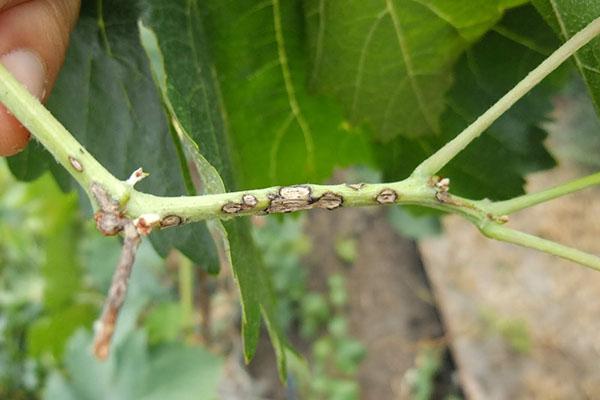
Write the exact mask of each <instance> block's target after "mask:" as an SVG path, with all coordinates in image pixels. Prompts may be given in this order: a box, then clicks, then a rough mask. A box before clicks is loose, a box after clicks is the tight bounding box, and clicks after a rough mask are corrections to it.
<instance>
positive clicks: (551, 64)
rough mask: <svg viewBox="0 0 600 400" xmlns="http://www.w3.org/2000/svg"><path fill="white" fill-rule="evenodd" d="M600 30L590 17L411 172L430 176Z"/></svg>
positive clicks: (596, 21)
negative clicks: (579, 28)
mask: <svg viewBox="0 0 600 400" xmlns="http://www.w3.org/2000/svg"><path fill="white" fill-rule="evenodd" d="M598 34H600V18H596V19H595V20H593V21H592V22H591V23H590V24H589V25H588V26H586V27H585V28H583V29H582V30H581V31H579V32H578V33H577V34H575V35H574V36H573V37H572V38H571V39H569V40H567V41H566V42H565V43H564V44H563V45H562V46H560V47H559V48H558V49H557V50H556V51H555V52H554V53H552V55H551V56H550V57H548V58H547V59H546V60H544V62H542V63H541V64H540V65H539V66H538V67H537V68H535V69H534V70H533V71H531V72H530V73H529V74H528V75H527V76H526V77H525V78H524V79H523V80H522V81H521V82H519V83H518V84H517V85H516V86H515V87H514V88H513V89H511V90H510V91H509V92H508V93H506V94H505V95H504V96H503V97H502V98H501V99H500V100H498V101H497V102H496V103H495V104H494V105H493V106H492V107H490V108H489V109H488V110H487V111H486V112H485V113H483V114H482V115H481V116H480V117H479V118H477V119H476V120H475V122H473V123H472V124H471V125H469V126H468V127H467V128H466V129H465V130H464V131H462V132H461V133H460V134H459V135H458V136H456V137H455V138H454V139H452V140H451V141H449V142H448V143H446V145H444V147H442V148H441V149H439V150H438V151H437V152H436V153H435V154H433V155H432V156H431V157H429V158H428V159H426V160H425V161H423V162H422V163H421V164H420V165H419V166H418V167H417V168H416V169H415V171H414V172H413V176H431V175H434V174H436V173H437V172H438V171H439V170H440V169H442V168H443V167H444V166H445V165H446V164H447V163H448V162H450V160H452V159H453V158H454V157H455V156H456V155H457V154H458V153H460V152H461V151H462V150H464V148H465V147H467V146H468V145H469V143H471V142H472V141H473V140H475V139H477V138H478V137H479V136H480V135H481V134H482V133H483V132H484V131H485V130H486V129H487V128H489V127H490V125H492V124H493V123H494V122H495V121H496V120H497V119H498V118H500V117H501V116H502V115H503V114H504V113H505V112H506V111H507V110H508V109H509V108H510V107H512V106H513V105H514V104H515V103H516V102H517V101H519V100H520V99H521V98H522V97H523V96H525V95H526V94H527V93H529V91H531V89H532V88H533V87H534V86H535V85H537V84H538V83H540V82H541V81H542V79H544V78H545V77H546V76H548V75H550V73H552V71H554V70H555V69H556V68H558V66H559V65H560V64H562V63H563V62H564V61H565V60H567V59H568V58H569V57H571V56H572V55H573V54H575V52H576V51H577V50H579V49H580V48H581V47H583V46H585V45H586V44H587V43H588V42H589V41H590V40H592V39H593V38H594V37H596V36H597V35H598Z"/></svg>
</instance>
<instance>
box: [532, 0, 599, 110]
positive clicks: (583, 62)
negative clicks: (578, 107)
mask: <svg viewBox="0 0 600 400" xmlns="http://www.w3.org/2000/svg"><path fill="white" fill-rule="evenodd" d="M532 2H533V5H535V7H536V8H537V9H538V11H539V12H540V14H542V16H543V17H544V19H545V20H546V22H548V24H549V25H550V26H551V27H552V29H553V30H554V31H555V32H556V34H557V35H558V36H559V37H560V39H561V41H566V40H567V39H569V38H570V37H571V36H573V35H574V34H576V33H577V32H578V31H580V30H581V29H583V28H584V27H585V26H586V25H587V24H589V23H590V22H592V21H593V20H594V19H595V18H598V17H600V2H598V1H584V0H533V1H532ZM573 58H574V60H575V64H576V65H577V68H578V69H579V72H580V73H581V75H583V78H584V79H585V81H586V83H587V86H588V88H589V90H590V93H591V95H592V99H593V100H594V104H595V106H596V112H598V113H600V62H599V61H598V60H600V38H596V39H594V40H592V41H591V43H590V44H588V45H587V46H585V47H583V48H582V49H581V50H579V51H578V52H577V53H576V54H575V55H574V57H573Z"/></svg>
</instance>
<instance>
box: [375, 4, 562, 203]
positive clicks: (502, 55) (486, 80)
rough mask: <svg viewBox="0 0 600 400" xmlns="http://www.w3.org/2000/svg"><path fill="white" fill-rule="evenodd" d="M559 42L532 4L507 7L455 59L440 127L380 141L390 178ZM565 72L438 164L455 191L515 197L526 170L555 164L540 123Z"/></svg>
mask: <svg viewBox="0 0 600 400" xmlns="http://www.w3.org/2000/svg"><path fill="white" fill-rule="evenodd" d="M557 46H558V43H557V42H556V40H555V38H554V37H553V35H552V32H551V31H550V30H549V29H548V28H547V27H546V26H545V24H544V22H543V21H542V20H541V19H540V18H539V16H537V14H536V12H535V10H533V8H532V7H527V6H526V7H522V8H519V9H516V10H514V11H511V12H509V13H508V14H507V16H506V17H505V18H504V19H503V20H502V22H501V23H500V24H499V25H498V26H496V27H495V31H494V32H490V33H489V34H487V35H486V36H485V37H484V38H483V39H482V40H481V41H480V42H479V43H477V44H476V45H475V46H473V47H472V48H471V49H470V50H468V51H467V53H466V54H465V55H464V56H463V57H462V58H461V60H460V61H459V62H458V64H457V65H456V68H455V69H454V74H455V76H456V82H455V84H454V86H453V88H452V89H451V90H450V92H449V94H448V99H447V102H448V110H447V111H446V112H445V113H444V114H443V116H442V119H441V126H442V127H443V133H442V134H441V135H439V136H437V137H428V138H421V139H416V140H415V139H408V138H402V137H398V138H396V139H395V140H394V141H393V142H392V144H388V145H386V146H382V147H381V149H380V151H379V155H380V162H381V165H382V168H384V169H385V171H386V175H387V177H388V179H398V178H400V177H404V176H406V175H408V174H410V172H411V171H412V170H413V168H414V167H415V166H416V165H418V163H419V162H420V161H421V160H423V159H424V158H426V157H427V156H428V155H430V154H432V153H433V152H434V151H435V150H436V149H438V148H439V147H441V146H442V145H443V144H445V143H446V142H447V141H449V140H450V139H452V138H453V137H454V136H455V135H456V134H457V133H459V132H460V131H461V130H462V129H464V128H465V127H466V126H467V125H468V124H469V123H471V122H472V121H473V120H475V118H477V116H478V115H480V114H481V113H482V112H484V111H485V110H486V109H487V108H488V107H489V106H490V105H492V104H493V103H494V102H495V101H496V100H497V99H499V98H500V97H501V96H502V95H504V93H506V92H507V91H508V90H510V88H511V87H512V86H513V85H514V84H515V83H517V82H518V81H519V80H520V79H521V78H523V77H524V76H525V75H526V74H527V73H528V72H529V71H530V70H531V69H533V68H534V67H536V66H537V65H538V64H539V63H540V62H542V61H543V60H544V58H545V57H546V56H547V54H549V53H550V52H551V50H552V49H554V48H556V47H557ZM516 61H517V62H516ZM563 72H564V71H562V70H561V71H558V72H557V73H555V75H553V76H552V77H550V78H549V79H547V80H545V81H544V82H542V83H541V84H540V85H539V86H538V87H537V88H536V89H534V90H533V92H532V94H531V95H530V96H526V97H525V98H524V99H523V100H521V101H520V102H519V103H518V104H516V105H515V106H514V107H513V108H512V109H511V110H509V111H508V112H507V113H506V114H505V115H504V116H502V117H501V118H500V119H499V120H498V121H497V122H496V123H495V124H494V125H493V126H492V127H491V128H490V129H488V131H486V132H485V133H484V134H483V135H482V136H481V137H480V138H479V139H477V140H476V141H475V142H473V143H472V144H471V145H470V146H469V147H467V149H465V150H464V151H463V152H462V153H460V154H459V155H458V156H457V157H456V158H455V159H454V160H452V161H451V162H450V163H449V164H448V166H447V167H446V168H444V169H443V170H442V171H441V173H440V174H441V175H443V176H448V177H450V178H451V179H452V191H453V192H455V193H457V194H461V195H465V196H470V197H474V198H483V197H488V198H491V199H506V198H510V197H513V196H516V195H518V194H521V193H523V185H524V183H525V180H524V178H523V177H524V175H525V174H526V173H529V172H532V171H536V170H540V169H545V168H550V167H552V166H554V160H553V158H552V157H551V155H550V154H549V153H548V151H547V150H546V149H545V148H544V145H543V141H544V139H545V137H546V132H545V131H544V130H542V129H541V128H540V127H539V125H540V124H541V123H542V122H543V121H545V120H546V118H547V113H548V112H550V110H551V109H552V104H551V102H550V98H551V95H552V94H553V93H554V92H555V91H556V89H557V88H559V87H560V83H561V82H562V81H563V79H562V78H563V76H564V73H563Z"/></svg>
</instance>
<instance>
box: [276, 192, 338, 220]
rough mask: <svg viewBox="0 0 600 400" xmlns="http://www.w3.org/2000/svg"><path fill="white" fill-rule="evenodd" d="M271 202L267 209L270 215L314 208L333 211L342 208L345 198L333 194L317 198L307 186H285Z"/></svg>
mask: <svg viewBox="0 0 600 400" xmlns="http://www.w3.org/2000/svg"><path fill="white" fill-rule="evenodd" d="M270 200H271V203H270V204H269V207H268V208H267V209H266V212H267V213H269V214H272V213H289V212H293V211H300V210H310V209H312V208H324V209H327V210H333V209H336V208H338V207H341V206H342V204H343V203H344V198H343V197H342V196H341V195H339V194H337V193H333V192H326V193H323V194H322V195H321V196H320V197H316V198H315V197H313V196H312V190H311V188H310V187H309V186H306V185H296V186H284V187H282V188H281V189H279V192H278V193H277V195H275V196H272V197H271V199H270Z"/></svg>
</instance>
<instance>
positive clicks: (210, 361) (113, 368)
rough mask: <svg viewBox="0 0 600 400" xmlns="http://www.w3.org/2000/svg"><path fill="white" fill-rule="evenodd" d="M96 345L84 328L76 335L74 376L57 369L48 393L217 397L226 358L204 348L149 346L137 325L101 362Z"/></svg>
mask: <svg viewBox="0 0 600 400" xmlns="http://www.w3.org/2000/svg"><path fill="white" fill-rule="evenodd" d="M91 345H92V338H91V336H90V335H89V334H87V333H85V332H83V331H80V332H78V333H77V334H76V335H75V336H73V337H72V339H71V340H70V341H69V344H68V346H67V352H66V355H65V366H66V372H67V374H68V376H69V378H70V379H69V380H66V379H65V378H64V377H63V376H62V375H61V374H60V373H58V372H55V373H53V374H52V375H51V376H50V377H49V379H48V385H47V387H46V389H45V391H44V398H45V399H65V400H66V399H83V398H85V399H90V400H94V399H98V400H102V399H108V398H111V399H144V400H150V399H164V398H169V399H175V400H187V399H190V400H191V399H206V400H211V399H217V385H218V382H219V375H220V374H221V368H222V364H223V361H222V360H221V359H220V358H218V357H216V356H214V355H212V354H210V353H208V352H207V351H205V350H202V349H201V348H198V347H187V346H184V345H181V344H169V345H164V346H161V347H159V348H157V349H154V350H152V351H149V349H148V344H147V339H146V335H145V334H144V333H143V332H141V331H132V332H130V333H128V334H127V335H126V336H125V337H124V338H123V339H122V340H121V341H120V344H119V345H118V346H114V347H115V348H114V349H113V352H112V355H111V357H110V358H109V359H108V360H107V361H106V362H101V361H98V360H97V359H95V358H94V357H93V355H92V354H91V352H90V351H89V350H88V349H89V348H90V346H91Z"/></svg>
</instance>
